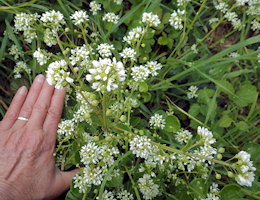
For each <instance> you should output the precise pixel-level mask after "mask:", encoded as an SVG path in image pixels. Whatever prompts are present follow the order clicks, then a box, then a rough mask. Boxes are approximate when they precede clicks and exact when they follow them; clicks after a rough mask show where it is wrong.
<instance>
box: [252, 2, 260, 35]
mask: <svg viewBox="0 0 260 200" xmlns="http://www.w3.org/2000/svg"><path fill="white" fill-rule="evenodd" d="M259 7H260V6H259ZM251 24H252V27H251V29H252V30H253V31H259V30H260V21H259V20H257V19H254V20H253V21H252V22H251Z"/></svg>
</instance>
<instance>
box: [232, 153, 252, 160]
mask: <svg viewBox="0 0 260 200" xmlns="http://www.w3.org/2000/svg"><path fill="white" fill-rule="evenodd" d="M235 157H236V158H237V159H239V160H241V161H243V162H245V163H248V162H250V157H251V155H250V154H249V153H247V152H245V151H240V152H239V153H238V154H237V155H236V156H235Z"/></svg>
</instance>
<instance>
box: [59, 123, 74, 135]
mask: <svg viewBox="0 0 260 200" xmlns="http://www.w3.org/2000/svg"><path fill="white" fill-rule="evenodd" d="M74 131H75V123H74V121H73V120H69V119H68V120H62V121H61V122H60V123H59V125H58V131H57V133H58V135H59V137H63V136H71V135H73V132H74Z"/></svg>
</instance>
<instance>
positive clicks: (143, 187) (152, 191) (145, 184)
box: [138, 174, 160, 200]
mask: <svg viewBox="0 0 260 200" xmlns="http://www.w3.org/2000/svg"><path fill="white" fill-rule="evenodd" d="M138 187H139V189H140V192H141V193H142V195H143V198H144V199H146V200H149V199H153V198H154V197H156V196H158V195H159V194H160V191H159V185H157V184H155V183H154V181H153V179H152V177H151V175H149V174H144V175H143V177H142V178H139V179H138Z"/></svg>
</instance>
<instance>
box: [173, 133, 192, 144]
mask: <svg viewBox="0 0 260 200" xmlns="http://www.w3.org/2000/svg"><path fill="white" fill-rule="evenodd" d="M175 138H176V140H177V141H178V142H179V143H180V144H186V143H188V141H189V140H190V139H191V138H192V134H191V132H190V131H188V130H181V131H179V132H176V135H175Z"/></svg>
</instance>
